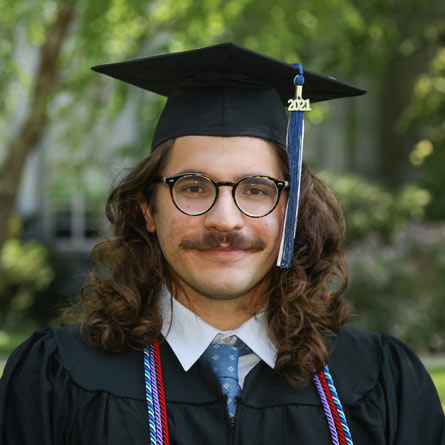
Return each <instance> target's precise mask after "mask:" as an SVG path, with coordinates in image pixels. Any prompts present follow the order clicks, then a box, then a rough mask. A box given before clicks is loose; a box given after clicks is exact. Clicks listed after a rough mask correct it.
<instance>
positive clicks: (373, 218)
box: [317, 171, 431, 247]
mask: <svg viewBox="0 0 445 445" xmlns="http://www.w3.org/2000/svg"><path fill="white" fill-rule="evenodd" d="M317 176H318V177H319V178H320V179H322V180H323V181H324V182H326V183H327V185H328V186H329V187H330V189H331V190H332V191H333V193H334V195H335V196H336V198H337V199H338V201H339V202H340V204H341V206H342V208H343V212H344V215H345V220H346V237H345V245H346V247H348V246H350V245H351V244H353V243H355V242H357V241H360V240H363V239H365V238H366V237H367V236H369V234H370V233H378V234H379V235H380V236H381V237H382V238H383V239H384V240H385V241H389V240H390V239H391V236H392V235H393V234H394V233H395V231H396V230H397V229H400V228H401V227H403V225H404V224H405V223H407V222H408V221H420V220H421V219H422V218H423V216H424V213H425V207H426V206H427V204H428V203H429V202H430V199H431V198H430V194H429V192H428V191H427V190H425V189H422V188H420V187H418V186H416V185H413V184H408V185H404V186H403V187H401V188H400V189H399V190H398V191H391V190H388V189H387V188H385V187H383V186H381V185H378V184H375V183H372V182H370V181H368V180H366V179H365V178H364V177H362V176H360V175H356V174H342V175H340V174H338V173H335V172H332V171H322V172H320V173H318V174H317Z"/></svg>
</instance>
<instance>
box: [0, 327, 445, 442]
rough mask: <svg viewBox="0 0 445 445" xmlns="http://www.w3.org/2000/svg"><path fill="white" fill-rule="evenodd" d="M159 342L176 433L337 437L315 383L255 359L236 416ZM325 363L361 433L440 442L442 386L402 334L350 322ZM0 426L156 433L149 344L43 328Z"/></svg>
mask: <svg viewBox="0 0 445 445" xmlns="http://www.w3.org/2000/svg"><path fill="white" fill-rule="evenodd" d="M160 348H161V361H162V369H163V377H164V386H165V393H166V402H167V412H168V424H169V433H170V443H171V444H178V445H179V444H181V445H200V444H211V445H219V444H221V445H226V444H240V445H241V444H243V445H246V444H256V445H258V444H286V445H287V444H300V445H306V444H307V445H309V444H311V445H314V444H315V445H323V444H326V445H328V444H330V443H331V438H330V433H329V429H328V425H327V421H326V418H325V414H324V411H323V408H322V405H321V403H320V399H319V396H318V393H317V391H316V389H315V385H314V384H313V383H312V382H311V383H310V384H309V385H308V386H307V387H306V388H304V389H299V390H297V389H294V388H293V387H291V386H290V385H288V384H287V383H286V382H284V381H283V380H281V379H280V378H279V377H278V375H277V374H276V372H275V371H274V370H273V369H271V368H269V367H268V366H267V365H266V364H264V363H263V362H260V363H259V364H258V365H257V366H256V367H255V368H254V369H252V371H251V372H250V373H249V374H248V376H247V378H246V380H245V383H244V389H243V392H242V396H241V399H240V400H239V403H238V408H237V416H236V422H235V424H230V423H229V421H228V417H227V407H226V402H225V399H224V397H223V395H222V392H221V388H220V384H219V382H218V380H217V378H216V377H215V375H214V374H213V372H212V371H211V369H210V368H209V367H208V365H207V364H206V363H204V362H202V361H201V360H199V361H198V362H197V363H195V365H194V366H193V367H192V368H191V369H190V370H189V371H188V372H185V371H184V370H183V368H182V367H181V365H180V363H179V362H178V360H177V359H176V356H175V355H174V353H173V352H172V350H171V349H170V347H169V345H168V344H167V343H166V342H163V343H162V344H161V346H160ZM329 367H330V370H331V374H332V376H333V378H334V381H335V385H336V387H337V391H338V393H339V395H340V399H341V401H342V403H343V407H344V410H345V414H346V417H347V419H348V422H349V426H350V429H351V433H352V438H353V441H354V444H356V445H368V444H369V445H383V444H394V445H402V444H403V445H407V444H408V445H409V444H419V443H421V444H425V445H427V444H428V445H443V444H445V422H444V415H443V411H442V408H441V405H440V402H439V399H438V396H437V392H436V390H435V388H434V385H433V383H432V381H431V379H430V377H429V375H428V373H427V372H426V371H425V369H424V367H423V366H422V364H421V363H420V361H419V360H418V358H417V357H416V356H415V355H414V354H413V353H412V352H411V351H410V350H409V349H408V348H407V347H406V346H405V345H404V344H403V343H401V342H399V341H398V340H395V339H393V338H391V337H387V336H384V335H379V334H370V333H365V332H361V331H358V330H355V329H352V328H350V327H345V328H343V329H342V332H341V334H340V335H339V337H337V339H336V341H335V345H334V349H333V352H332V354H331V357H330V360H329ZM0 434H1V436H0V437H1V441H0V442H1V444H2V445H22V444H23V445H25V444H26V445H32V444H36V445H54V444H57V445H74V444H75V445H79V444H95V445H101V444H107V445H122V444H135V445H138V444H140V445H142V444H147V443H149V435H148V434H149V433H148V420H147V408H146V404H145V391H144V376H143V354H142V352H139V351H133V350H129V351H126V352H124V353H104V352H101V351H94V350H91V349H89V348H88V347H87V346H86V345H85V344H84V343H83V342H82V340H81V337H80V334H79V331H78V328H75V327H69V328H56V329H45V330H40V331H37V332H36V333H35V334H34V335H33V336H32V337H31V338H30V339H29V340H28V341H26V342H25V343H24V344H22V345H21V346H20V347H19V348H18V349H17V350H16V351H15V352H14V353H13V354H12V355H11V357H10V359H9V361H8V363H7V365H6V368H5V370H4V374H3V378H2V380H1V386H0Z"/></svg>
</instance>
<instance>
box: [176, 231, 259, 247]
mask: <svg viewBox="0 0 445 445" xmlns="http://www.w3.org/2000/svg"><path fill="white" fill-rule="evenodd" d="M223 243H224V244H227V245H228V246H229V247H231V248H232V249H237V250H238V249H239V250H255V251H260V250H263V249H264V248H265V247H266V244H265V243H264V241H263V240H262V239H261V238H258V237H257V236H252V237H247V236H244V235H243V234H241V233H238V232H225V233H218V232H216V233H213V232H206V233H203V234H202V235H196V236H189V237H187V238H184V239H183V240H182V242H181V243H180V244H179V247H180V248H182V249H184V250H191V249H194V250H208V249H211V248H215V247H220V246H221V244H223Z"/></svg>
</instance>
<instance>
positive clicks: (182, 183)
mask: <svg viewBox="0 0 445 445" xmlns="http://www.w3.org/2000/svg"><path fill="white" fill-rule="evenodd" d="M216 193H217V192H216V187H215V185H214V183H213V182H212V181H211V180H210V178H206V177H205V176H199V175H186V176H183V177H182V178H180V179H178V180H177V181H176V182H175V184H174V186H173V199H174V201H175V204H176V205H177V206H178V207H179V209H181V210H182V211H183V212H184V213H187V214H189V215H200V214H202V213H205V212H206V211H207V210H209V209H210V208H211V207H212V205H213V203H214V201H215V198H216ZM277 198H278V188H277V186H276V185H275V183H274V182H273V181H271V180H270V179H268V178H266V177H261V176H259V177H253V178H245V179H243V180H241V181H240V182H239V183H238V184H237V186H236V189H235V200H236V203H237V205H238V207H239V209H240V210H241V211H242V212H244V213H245V214H247V215H249V216H256V217H259V216H264V215H266V214H267V213H269V212H270V211H271V210H272V209H273V208H274V206H275V204H276V201H277Z"/></svg>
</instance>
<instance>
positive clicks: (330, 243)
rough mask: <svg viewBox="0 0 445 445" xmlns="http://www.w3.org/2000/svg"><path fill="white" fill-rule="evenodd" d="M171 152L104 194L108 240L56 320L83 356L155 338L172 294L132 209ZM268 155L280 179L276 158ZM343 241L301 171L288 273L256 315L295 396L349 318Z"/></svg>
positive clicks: (326, 205) (327, 206)
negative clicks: (78, 337)
mask: <svg viewBox="0 0 445 445" xmlns="http://www.w3.org/2000/svg"><path fill="white" fill-rule="evenodd" d="M173 145H174V140H170V141H167V142H165V143H163V144H161V145H160V146H159V147H158V148H157V149H156V150H155V151H154V152H153V153H152V154H151V155H150V156H149V157H148V158H146V159H145V160H143V161H142V162H140V163H139V164H138V165H136V166H135V167H134V168H133V169H131V170H130V171H129V172H128V173H127V175H126V176H125V177H124V179H123V180H122V181H121V182H120V183H119V185H118V186H117V187H116V188H115V189H114V190H113V191H112V192H111V195H110V197H109V198H108V201H107V205H106V214H107V218H108V219H109V221H110V223H111V228H112V232H113V233H112V236H111V237H110V238H109V239H106V240H105V241H102V242H101V243H99V244H98V245H96V247H95V248H94V249H93V252H92V259H93V260H94V261H95V263H96V268H95V269H94V270H93V271H92V272H90V274H89V275H88V277H87V280H86V282H85V285H84V286H83V288H82V290H81V295H80V301H79V303H78V304H77V305H75V306H73V307H71V308H68V309H67V310H65V312H64V313H63V314H62V317H61V321H62V324H70V323H75V322H77V323H80V325H81V331H82V334H83V337H84V339H85V341H86V343H87V344H88V345H89V346H91V347H93V348H99V349H103V350H105V351H110V352H118V351H123V350H125V349H127V348H135V349H142V348H143V347H144V345H145V344H149V343H151V342H153V341H154V340H155V339H157V338H158V337H159V335H160V332H161V327H162V317H161V313H160V310H159V305H158V295H159V293H160V290H161V288H162V285H163V284H165V285H167V287H169V288H170V289H171V288H172V284H173V277H172V275H171V273H170V271H169V267H168V264H167V262H166V260H165V258H164V256H163V254H162V252H161V248H160V246H159V243H158V240H157V236H156V234H155V233H150V232H148V231H147V230H146V225H145V224H146V223H145V219H144V217H143V214H142V211H141V202H144V201H145V202H147V203H148V204H149V205H150V206H151V208H152V210H154V209H153V204H154V199H153V196H154V189H155V186H156V184H155V183H154V182H153V179H154V178H155V177H157V176H159V173H160V171H161V170H162V169H163V167H164V166H165V165H166V163H167V162H168V157H169V153H170V151H171V148H172V146H173ZM274 148H275V149H276V151H277V153H278V155H279V157H280V160H281V163H282V165H283V168H284V170H285V173H286V177H287V176H288V169H287V154H286V151H285V149H284V148H283V147H281V146H276V145H274ZM343 232H344V219H343V215H342V212H341V209H340V207H339V205H338V203H337V201H336V199H335V198H334V196H333V195H332V193H331V192H330V190H329V189H328V188H327V186H326V185H324V184H323V183H322V182H321V181H320V180H318V179H317V178H316V177H314V176H313V175H312V174H311V173H310V171H309V169H308V168H307V167H306V166H303V171H302V177H301V194H300V208H299V220H298V227H297V234H296V240H295V248H294V253H293V258H292V267H291V268H290V269H279V268H278V267H274V268H273V269H272V270H271V271H270V272H269V274H270V280H268V281H269V282H270V283H271V284H270V290H269V294H270V297H269V300H268V303H267V307H266V323H267V329H268V333H269V335H270V337H271V339H272V341H273V342H274V343H275V345H276V346H277V348H278V356H277V362H276V366H275V368H276V370H277V372H278V373H279V374H280V375H281V376H282V377H283V378H284V379H286V380H287V381H288V382H289V383H291V384H292V385H294V386H296V387H299V386H302V385H304V384H305V383H306V382H307V381H308V379H309V378H310V377H311V376H312V374H313V372H314V369H315V370H319V369H320V368H321V367H322V366H323V365H324V364H325V363H326V361H327V359H328V355H329V353H328V342H327V339H328V338H330V337H334V336H335V335H336V334H338V332H339V330H340V328H341V326H342V325H343V324H344V323H346V322H347V320H348V318H349V314H350V311H349V306H348V305H347V304H346V303H345V302H344V300H343V298H342V293H343V291H344V289H345V287H346V283H347V276H346V266H345V256H344V254H343V252H342V251H341V242H342V238H343ZM333 281H335V282H336V284H337V286H336V288H335V289H334V288H333V287H332V282H333Z"/></svg>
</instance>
